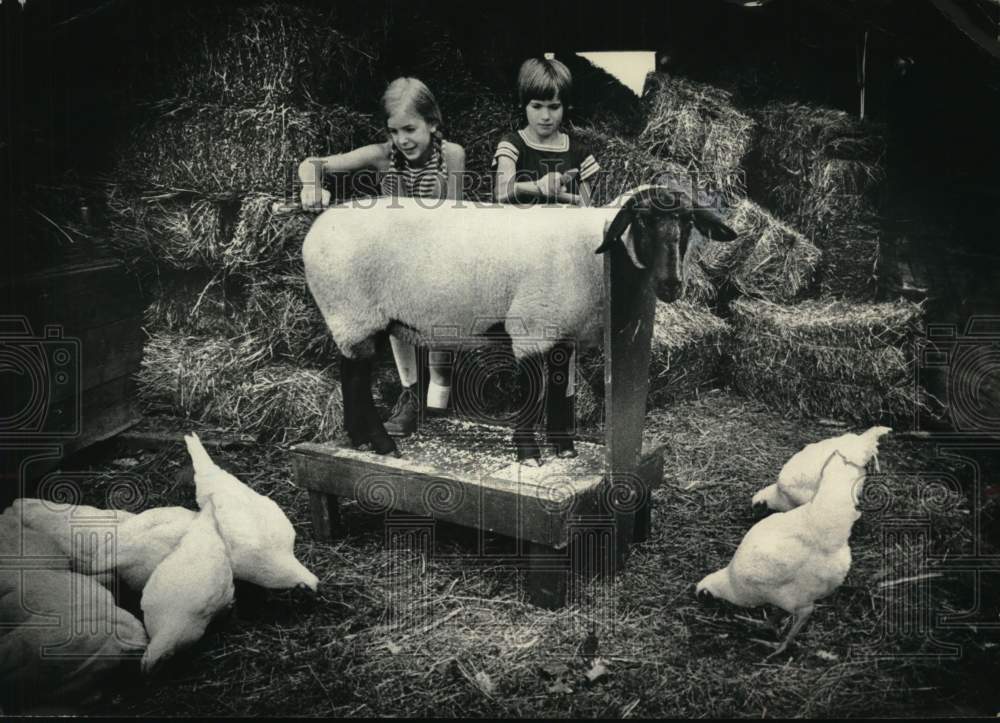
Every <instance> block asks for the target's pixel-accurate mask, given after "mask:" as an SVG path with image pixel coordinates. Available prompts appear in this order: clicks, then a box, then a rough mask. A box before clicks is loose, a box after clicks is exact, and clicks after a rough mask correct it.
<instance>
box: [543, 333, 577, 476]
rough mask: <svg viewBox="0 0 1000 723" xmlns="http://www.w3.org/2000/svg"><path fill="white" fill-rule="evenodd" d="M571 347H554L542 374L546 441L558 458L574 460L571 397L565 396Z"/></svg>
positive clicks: (572, 400)
mask: <svg viewBox="0 0 1000 723" xmlns="http://www.w3.org/2000/svg"><path fill="white" fill-rule="evenodd" d="M572 357H573V347H572V345H571V344H568V343H566V342H560V343H558V344H556V345H555V346H554V347H552V349H551V350H550V351H549V354H548V359H547V364H546V370H547V372H548V384H547V385H546V389H545V418H546V424H545V432H546V441H547V442H548V443H549V444H550V445H552V446H553V447H554V448H555V451H556V454H557V455H558V456H559V457H563V458H567V457H575V456H576V447H575V445H574V443H573V421H574V416H575V415H574V401H575V399H574V397H567V396H566V389H567V385H568V384H569V365H570V363H571V362H572Z"/></svg>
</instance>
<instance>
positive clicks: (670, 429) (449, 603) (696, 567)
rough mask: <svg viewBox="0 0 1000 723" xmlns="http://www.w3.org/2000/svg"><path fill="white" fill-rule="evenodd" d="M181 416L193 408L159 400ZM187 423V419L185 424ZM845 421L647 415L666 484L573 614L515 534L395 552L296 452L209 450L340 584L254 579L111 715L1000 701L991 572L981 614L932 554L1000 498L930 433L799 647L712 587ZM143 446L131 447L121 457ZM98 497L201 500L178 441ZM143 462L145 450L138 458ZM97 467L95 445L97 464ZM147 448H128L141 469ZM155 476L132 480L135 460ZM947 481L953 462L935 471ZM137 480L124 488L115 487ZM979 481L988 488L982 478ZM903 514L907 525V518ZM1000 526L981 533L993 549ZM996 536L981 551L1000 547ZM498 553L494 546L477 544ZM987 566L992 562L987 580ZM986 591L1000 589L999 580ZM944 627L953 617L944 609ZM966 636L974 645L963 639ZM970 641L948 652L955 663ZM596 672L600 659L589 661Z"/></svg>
mask: <svg viewBox="0 0 1000 723" xmlns="http://www.w3.org/2000/svg"><path fill="white" fill-rule="evenodd" d="M149 421H150V422H151V423H155V424H157V425H159V426H161V427H164V428H173V429H178V428H184V429H187V428H188V427H187V426H186V425H188V424H190V423H186V422H179V420H174V419H169V418H159V419H158V418H151V419H150V420H149ZM179 424H180V425H183V426H178V425H179ZM841 431H843V430H842V429H838V428H830V427H824V426H821V425H819V424H817V423H814V422H808V421H806V422H802V421H799V420H786V419H785V418H784V416H783V415H781V414H776V413H774V412H770V411H768V410H767V409H766V408H764V407H762V406H760V405H759V404H756V403H753V402H749V401H747V400H745V399H744V398H742V397H739V396H735V395H732V394H730V393H727V392H719V391H712V392H709V393H707V394H703V395H702V396H700V397H698V398H694V399H690V400H688V401H686V402H679V403H677V404H676V405H675V406H673V407H671V408H669V409H667V410H659V411H656V412H653V413H652V414H650V415H649V417H648V419H647V424H646V431H645V434H646V436H647V438H648V440H649V441H651V442H655V443H663V444H665V445H666V446H665V448H664V454H665V461H666V465H665V469H666V473H665V475H664V479H663V483H662V485H661V486H660V487H659V488H658V489H656V490H655V491H654V493H653V504H654V517H653V525H654V527H653V534H652V537H651V539H650V540H649V541H647V542H645V543H642V544H640V545H638V546H636V547H635V548H634V549H633V550H632V552H631V554H630V556H629V559H628V563H627V567H626V568H625V570H624V572H623V573H621V574H620V576H619V577H618V579H617V580H616V581H615V582H614V585H613V589H611V590H610V591H607V592H609V593H610V594H606V595H602V594H600V593H602V592H604V590H603V588H601V587H600V586H598V587H597V588H596V589H594V590H592V592H593V595H592V596H591V597H589V598H587V600H589V604H587V605H585V606H577V607H570V608H566V609H563V610H559V611H547V610H542V609H539V608H535V607H533V606H531V605H529V604H527V603H526V602H525V600H524V597H523V594H522V592H521V588H520V581H521V573H520V572H519V571H518V570H517V569H515V568H500V567H498V566H497V563H496V559H497V558H496V557H495V556H496V555H503V554H508V555H509V554H510V553H511V551H512V548H511V545H510V543H509V541H506V540H504V539H503V538H497V537H491V536H489V535H487V536H486V538H485V540H484V541H483V543H482V545H483V547H479V546H478V545H479V543H478V542H477V538H476V536H475V535H474V534H471V533H467V532H463V531H462V530H461V529H459V528H444V527H439V528H438V529H437V532H436V533H435V537H436V541H435V545H434V547H433V549H432V550H429V549H427V548H422V549H409V548H406V547H402V548H398V547H393V548H392V549H389V548H388V547H387V542H386V538H385V532H384V529H383V526H382V519H381V518H379V517H377V516H372V515H368V514H365V513H363V512H362V511H361V510H360V509H358V508H357V507H353V506H349V507H348V508H347V509H346V510H345V511H346V516H347V520H348V526H349V533H348V535H347V536H346V537H345V538H342V539H338V540H336V541H334V542H332V543H326V542H317V541H314V540H313V539H312V537H311V530H310V523H309V513H308V495H307V494H306V493H305V492H304V491H302V490H299V489H297V488H296V487H294V486H293V484H292V479H291V475H292V473H291V468H290V464H289V459H288V453H287V449H286V448H284V447H281V448H279V447H275V446H256V447H249V448H235V449H227V450H218V451H215V450H213V455H214V456H215V458H216V460H217V461H218V462H219V463H221V464H222V465H224V466H225V467H226V468H228V469H230V470H232V471H233V472H235V473H237V474H238V475H239V476H240V477H241V478H242V479H243V480H244V481H245V482H246V483H247V484H249V485H251V486H252V487H254V488H255V489H257V490H258V491H260V492H262V493H265V494H268V495H269V496H271V497H272V498H273V499H275V500H276V501H278V503H279V504H280V505H281V506H282V508H283V509H284V510H285V511H286V513H287V514H288V516H289V517H290V519H291V520H292V521H293V523H294V524H295V526H296V529H297V531H298V539H297V542H296V551H297V554H298V556H299V557H300V559H302V560H303V561H304V562H305V563H306V564H307V565H308V566H309V567H310V568H311V569H312V570H313V571H314V572H315V573H316V574H317V575H318V576H319V579H320V588H319V593H318V595H317V596H316V597H315V599H307V598H304V597H300V596H298V595H296V594H290V593H264V592H261V591H257V590H254V589H251V588H248V587H241V588H239V589H238V591H237V607H236V610H235V612H234V614H233V615H232V616H231V617H230V618H229V619H228V620H227V621H226V622H224V623H222V624H220V625H218V626H217V627H216V628H215V629H214V631H213V632H211V633H210V634H209V635H207V636H206V637H205V638H204V639H203V641H202V642H201V643H200V644H199V645H198V646H197V648H196V650H195V651H194V652H193V653H192V655H191V656H190V657H188V658H187V659H186V660H184V661H183V662H182V663H181V664H179V665H178V666H177V667H175V668H174V670H173V671H172V672H171V673H169V674H168V675H167V677H165V678H163V679H160V680H156V681H140V680H138V679H132V678H123V679H122V681H121V683H120V686H119V687H118V688H117V689H116V690H114V691H113V692H112V693H111V694H110V697H109V698H108V699H107V700H106V701H105V702H103V703H102V704H100V705H99V706H98V707H97V708H95V709H93V712H95V713H104V714H114V715H130V716H132V715H141V716H155V715H183V716H194V715H201V716H235V715H239V716H264V715H296V714H298V715H325V716H348V715H353V716H364V717H375V716H393V715H408V716H435V717H437V716H457V715H464V716H482V717H513V716H557V717H561V716H581V717H590V716H607V717H619V716H621V717H637V718H638V717H654V716H677V717H682V716H685V717H686V716H692V717H694V716H698V717H702V716H704V717H718V716H753V717H757V716H774V717H777V716H873V715H875V716H878V715H887V716H904V715H915V714H919V713H923V714H928V713H938V714H941V713H949V712H953V711H963V712H966V713H968V712H981V713H982V712H994V711H995V710H996V705H997V702H998V701H997V695H996V691H995V686H990V685H989V680H990V676H991V675H992V674H991V673H990V670H995V669H996V662H997V661H996V650H997V649H998V648H997V643H998V642H1000V641H998V640H997V634H996V631H995V630H994V631H993V632H989V631H988V630H985V629H980V630H978V631H977V630H976V628H975V623H976V622H981V621H987V620H988V619H989V617H988V616H990V615H992V616H994V617H995V615H996V610H995V602H988V601H990V600H995V595H996V591H995V590H992V591H991V590H984V591H983V593H984V598H983V603H984V604H983V608H982V609H981V611H980V613H978V614H975V613H974V614H972V615H970V616H968V617H966V618H965V620H964V622H962V623H958V624H954V623H953V624H951V625H950V626H947V627H946V626H943V625H939V624H938V623H934V622H933V621H934V620H936V619H937V618H936V617H935V616H937V615H940V614H945V615H952V616H955V617H956V618H957V617H960V616H959V615H958V613H960V612H961V611H964V610H968V609H970V608H971V607H972V604H973V601H972V599H971V598H969V597H968V594H967V593H963V592H962V590H963V587H962V585H963V584H966V583H968V580H969V578H968V575H963V574H962V573H952V572H948V570H947V566H945V567H943V568H940V569H938V571H934V570H932V569H930V568H928V566H927V560H928V559H929V556H931V555H933V556H945V557H946V558H947V557H948V556H950V555H954V554H958V553H960V552H962V551H968V550H969V549H970V546H971V545H972V541H973V537H972V536H973V529H974V528H973V525H972V521H971V519H970V515H971V514H972V513H973V512H974V511H975V507H974V505H976V504H980V505H984V506H982V510H981V511H980V513H979V514H980V515H981V517H982V520H981V522H982V523H983V527H982V528H981V529H983V530H988V529H989V526H988V525H989V523H990V522H991V521H995V520H996V517H997V514H998V503H997V498H996V497H993V498H985V500H976V499H974V498H971V497H969V496H968V495H967V494H966V493H962V492H960V491H958V490H956V489H949V488H948V487H947V485H943V484H935V483H934V479H938V478H939V479H945V480H947V478H948V476H949V474H950V475H951V476H953V477H955V478H958V479H961V478H962V474H961V470H962V469H963V467H962V465H960V464H958V463H954V462H949V461H948V459H947V458H941V457H935V455H934V450H933V448H932V447H931V446H930V445H928V444H927V443H925V442H919V441H913V440H907V439H904V438H899V437H890V438H889V439H888V441H887V442H886V443H885V444H884V446H883V449H882V453H881V454H880V459H881V469H882V473H881V474H880V475H875V474H872V475H870V476H869V482H868V484H867V492H866V494H865V495H864V499H863V504H862V509H863V513H862V518H861V520H860V521H859V522H858V523H857V524H856V525H855V528H854V532H853V534H852V550H853V556H854V562H853V566H852V569H851V572H850V574H849V575H848V578H847V580H846V582H845V584H844V585H843V586H842V587H841V588H840V589H838V590H837V591H836V592H835V593H834V594H833V595H832V596H830V597H829V598H827V599H825V600H824V601H822V602H821V603H820V605H819V607H818V608H817V611H816V612H815V613H814V615H813V616H812V619H811V620H810V621H809V623H808V625H807V626H806V627H805V629H804V630H803V632H802V633H801V635H800V636H799V638H798V642H797V643H796V644H794V646H793V648H792V649H791V652H790V654H788V655H785V656H783V657H781V658H777V659H773V660H771V661H764V660H763V657H764V655H765V654H766V653H767V652H769V651H768V649H767V648H765V647H764V646H761V645H759V644H757V643H755V642H753V638H760V639H765V640H774V639H776V638H775V635H776V633H775V632H773V631H772V630H770V629H769V628H767V627H766V626H765V625H764V624H763V614H762V612H761V611H760V610H757V611H749V610H739V609H736V608H732V607H730V606H728V605H724V604H712V605H703V604H701V603H699V602H698V601H697V600H696V599H695V598H694V596H693V594H692V588H693V585H694V583H696V582H697V581H698V580H699V579H700V578H701V577H702V576H703V575H705V574H707V573H708V572H711V571H712V570H715V569H717V568H718V567H720V566H722V565H724V564H725V563H726V562H727V561H728V558H729V556H730V555H731V554H732V552H733V550H734V549H735V547H736V545H737V543H738V542H739V540H740V538H741V537H742V535H743V534H744V533H745V531H746V530H747V529H748V528H749V527H750V526H751V525H752V524H753V523H754V519H753V516H752V513H751V509H750V504H749V501H750V496H751V495H752V493H753V492H754V491H756V490H757V489H758V488H759V487H761V486H763V485H765V484H767V483H769V482H771V481H773V479H774V476H775V474H776V472H777V470H778V469H779V468H780V465H781V464H782V463H783V462H784V460H785V459H787V457H788V456H789V455H791V454H792V453H793V452H795V451H796V450H797V449H799V448H800V447H801V446H802V445H803V444H805V443H807V442H810V441H814V440H816V439H819V438H822V437H825V436H830V435H831V434H838V433H840V432H841ZM118 455H122V456H128V455H132V456H133V459H132V460H129V459H119V460H117V461H111V459H110V458H111V457H115V456H118ZM94 457H95V455H92V459H91V460H90V461H89V464H90V469H91V471H94V472H98V473H99V474H98V475H97V477H96V479H97V483H96V484H95V485H94V486H93V487H91V488H90V489H89V490H88V492H87V496H86V499H85V500H84V501H85V502H89V503H91V504H107V503H108V499H109V495H110V498H111V499H116V500H117V501H118V503H119V504H120V505H122V506H125V507H128V508H130V509H141V508H146V507H150V506H158V505H165V504H181V505H185V506H188V507H193V506H194V495H193V489H192V488H191V487H190V486H189V485H190V483H189V481H188V479H187V478H186V477H185V475H184V473H183V469H182V468H183V466H184V465H186V464H187V456H186V454H185V452H184V451H183V448H182V447H181V445H180V444H177V445H174V446H171V447H169V448H165V449H162V450H160V451H158V452H152V451H147V452H142V453H139V454H137V453H135V452H134V451H132V452H129V451H117V452H116V451H115V450H114V449H109V448H106V449H104V450H103V452H102V456H99V457H97V458H96V459H95V458H94ZM136 458H137V460H138V464H135V463H134V460H135V459H136ZM85 462H86V461H84V462H81V464H84V463H85ZM127 465H132V466H127ZM123 469H127V471H128V473H129V474H130V475H131V476H130V479H132V480H139V487H140V489H139V490H138V493H136V491H135V489H134V488H133V491H132V493H131V494H130V495H129V496H128V497H127V499H126V498H123V497H121V496H120V494H119V496H117V497H116V496H115V495H116V492H115V490H116V489H117V488H118V487H120V485H118V487H116V482H115V480H116V478H117V477H116V476H117V475H120V474H122V471H123ZM935 475H938V477H935ZM119 493H120V490H119ZM969 494H972V493H971V492H970V493H969ZM894 530H895V532H893V531H894ZM987 542H988V541H985V542H984V544H986V543H987ZM989 549H991V548H989V547H988V546H987V547H985V548H984V550H989ZM480 552H482V553H484V554H486V555H494V557H493V559H492V561H491V560H490V559H489V558H488V557H486V558H483V557H477V554H478V553H480ZM987 577H988V576H984V579H985V578H987ZM989 595H992V596H993V597H992V598H990V597H989ZM932 625H934V626H935V627H934V629H933V630H932V629H931V626H932ZM951 645H960V646H962V647H961V649H960V654H957V653H956V651H955V649H953V648H949V647H948V646H951ZM949 656H950V657H949ZM588 676H589V677H588Z"/></svg>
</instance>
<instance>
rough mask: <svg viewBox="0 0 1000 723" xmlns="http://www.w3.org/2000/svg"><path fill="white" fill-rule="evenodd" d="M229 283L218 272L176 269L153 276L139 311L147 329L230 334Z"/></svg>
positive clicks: (232, 297) (231, 293) (231, 299)
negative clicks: (147, 299)
mask: <svg viewBox="0 0 1000 723" xmlns="http://www.w3.org/2000/svg"><path fill="white" fill-rule="evenodd" d="M232 287H233V284H227V282H226V280H225V279H223V278H222V277H221V276H220V275H218V274H209V273H205V272H202V273H183V274H181V273H177V274H164V275H162V276H160V277H157V278H156V280H155V285H154V286H153V288H152V290H151V296H152V300H151V301H150V302H149V304H148V305H147V306H146V309H145V311H144V312H143V326H144V327H145V329H146V332H147V333H151V334H153V333H158V332H179V333H184V334H195V335H210V336H231V335H232V333H233V330H234V329H233V322H232V315H233V311H234V300H235V294H234V290H233V288H232Z"/></svg>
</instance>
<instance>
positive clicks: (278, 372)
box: [220, 364, 344, 444]
mask: <svg viewBox="0 0 1000 723" xmlns="http://www.w3.org/2000/svg"><path fill="white" fill-rule="evenodd" d="M220 406H221V410H220V411H221V413H222V414H223V420H222V421H224V423H227V424H231V425H233V426H235V427H237V428H238V429H240V430H242V431H244V432H249V433H251V434H255V435H257V437H258V439H259V440H260V441H262V442H268V443H278V444H291V443H293V442H301V441H311V442H322V441H327V440H330V439H333V438H334V437H335V436H337V435H338V434H339V433H340V432H341V430H342V429H343V420H344V402H343V398H342V397H341V393H340V384H339V383H338V382H337V380H336V378H335V377H334V376H333V375H332V374H331V373H330V372H329V371H326V370H323V371H317V370H315V369H302V368H299V367H297V366H295V365H292V364H269V365H268V366H266V367H262V368H260V369H255V370H253V371H252V372H251V373H250V374H249V375H247V376H246V377H245V378H244V379H243V380H242V381H241V382H240V383H239V384H238V385H236V386H235V387H233V388H231V389H230V390H229V393H228V394H226V395H224V401H223V403H222V404H221V405H220Z"/></svg>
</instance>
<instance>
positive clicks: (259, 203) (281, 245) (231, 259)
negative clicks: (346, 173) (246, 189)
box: [219, 193, 339, 271]
mask: <svg viewBox="0 0 1000 723" xmlns="http://www.w3.org/2000/svg"><path fill="white" fill-rule="evenodd" d="M281 200H282V199H279V198H278V197H276V196H272V195H270V194H266V193H251V194H247V195H246V196H244V197H243V199H242V200H241V202H240V210H239V214H238V215H237V217H236V225H235V228H234V229H233V235H232V239H231V240H230V242H229V243H228V244H227V245H226V247H225V248H224V249H223V251H222V254H221V255H220V259H219V260H220V262H221V265H222V267H223V268H226V269H229V270H240V271H251V270H260V269H265V268H267V269H271V270H275V269H278V268H281V269H299V270H300V269H301V266H302V242H303V241H304V240H305V237H306V234H307V233H308V232H309V229H310V228H311V227H312V224H313V221H315V220H316V214H314V213H308V212H304V211H299V212H292V213H280V214H275V213H273V212H272V207H273V206H274V204H275V203H276V202H278V201H281ZM338 200H339V199H338Z"/></svg>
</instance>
